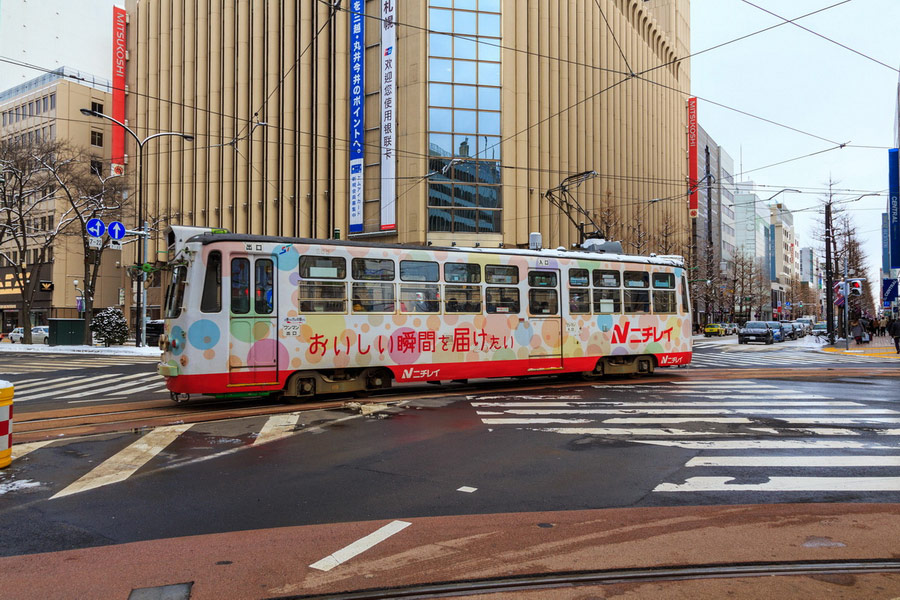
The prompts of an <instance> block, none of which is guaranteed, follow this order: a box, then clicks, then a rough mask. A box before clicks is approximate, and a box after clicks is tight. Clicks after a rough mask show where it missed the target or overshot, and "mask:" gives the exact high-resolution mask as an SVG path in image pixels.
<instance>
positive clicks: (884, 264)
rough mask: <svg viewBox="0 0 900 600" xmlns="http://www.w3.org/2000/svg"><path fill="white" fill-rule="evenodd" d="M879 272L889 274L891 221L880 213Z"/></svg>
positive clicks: (886, 215) (884, 214) (885, 214)
mask: <svg viewBox="0 0 900 600" xmlns="http://www.w3.org/2000/svg"><path fill="white" fill-rule="evenodd" d="M881 272H882V273H887V274H888V275H890V273H891V221H890V217H889V216H888V214H887V213H881Z"/></svg>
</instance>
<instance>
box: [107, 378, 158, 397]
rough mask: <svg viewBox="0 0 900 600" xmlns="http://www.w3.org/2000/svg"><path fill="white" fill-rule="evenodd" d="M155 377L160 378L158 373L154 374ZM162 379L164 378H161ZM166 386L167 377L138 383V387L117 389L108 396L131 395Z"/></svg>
mask: <svg viewBox="0 0 900 600" xmlns="http://www.w3.org/2000/svg"><path fill="white" fill-rule="evenodd" d="M153 378H154V379H156V378H159V376H158V375H153ZM160 379H162V378H160ZM165 386H166V381H165V379H162V381H154V382H153V383H148V384H145V383H144V382H141V383H138V384H137V387H131V388H129V387H126V388H125V389H117V390H116V391H115V392H113V393H111V394H107V396H130V395H132V394H137V393H138V392H146V391H148V390H153V389H159V388H163V387H165Z"/></svg>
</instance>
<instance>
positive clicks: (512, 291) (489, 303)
mask: <svg viewBox="0 0 900 600" xmlns="http://www.w3.org/2000/svg"><path fill="white" fill-rule="evenodd" d="M485 306H486V307H487V312H488V313H489V314H496V313H501V314H508V313H518V312H519V288H514V287H489V288H487V289H486V290H485Z"/></svg>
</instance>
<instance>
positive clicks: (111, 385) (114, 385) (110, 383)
mask: <svg viewBox="0 0 900 600" xmlns="http://www.w3.org/2000/svg"><path fill="white" fill-rule="evenodd" d="M138 377H147V374H146V373H137V374H135V375H126V376H125V377H118V376H116V379H115V380H113V381H104V382H103V383H96V382H95V383H92V384H91V385H89V386H87V387H89V388H91V389H90V390H88V391H85V392H81V393H79V394H66V395H64V396H60V397H61V398H84V397H85V396H90V395H92V394H96V393H98V392H97V390H96V389H95V388H98V387H104V386H109V388H108V389H109V391H114V390H117V389H119V388H121V387H122V386H121V385H120V384H121V382H123V381H128V380H129V379H137V378H138ZM126 385H133V384H131V383H129V384H126ZM78 388H79V389H84V388H85V386H81V385H79V386H78Z"/></svg>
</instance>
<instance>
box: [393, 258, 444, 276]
mask: <svg viewBox="0 0 900 600" xmlns="http://www.w3.org/2000/svg"><path fill="white" fill-rule="evenodd" d="M400 280H401V281H440V273H439V269H438V264H437V263H436V262H432V261H427V260H401V261H400Z"/></svg>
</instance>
